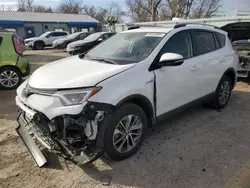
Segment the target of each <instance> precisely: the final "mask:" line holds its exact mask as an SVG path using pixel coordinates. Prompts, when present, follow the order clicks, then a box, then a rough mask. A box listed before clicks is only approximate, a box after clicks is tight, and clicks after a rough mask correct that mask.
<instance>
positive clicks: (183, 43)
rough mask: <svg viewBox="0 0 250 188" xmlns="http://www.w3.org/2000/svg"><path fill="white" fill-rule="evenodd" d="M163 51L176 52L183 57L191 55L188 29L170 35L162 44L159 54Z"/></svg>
mask: <svg viewBox="0 0 250 188" xmlns="http://www.w3.org/2000/svg"><path fill="white" fill-rule="evenodd" d="M164 53H177V54H180V55H182V56H183V57H184V58H185V59H187V58H190V57H192V56H193V50H192V41H191V36H190V33H189V32H188V31H181V32H179V33H176V34H175V35H174V36H172V37H171V38H170V39H169V40H168V41H167V43H166V44H165V46H163V48H162V50H161V52H160V56H161V55H162V54H164Z"/></svg>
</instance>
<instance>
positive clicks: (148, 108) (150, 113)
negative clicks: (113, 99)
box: [115, 94, 157, 128]
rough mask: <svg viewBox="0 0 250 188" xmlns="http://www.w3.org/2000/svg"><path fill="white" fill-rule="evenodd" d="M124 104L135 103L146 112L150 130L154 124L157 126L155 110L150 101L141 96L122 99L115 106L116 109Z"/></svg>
mask: <svg viewBox="0 0 250 188" xmlns="http://www.w3.org/2000/svg"><path fill="white" fill-rule="evenodd" d="M124 103H133V104H136V105H137V106H139V107H141V109H142V110H143V111H144V112H145V114H146V116H147V119H148V125H147V126H148V128H151V127H152V125H153V124H155V123H156V122H157V121H156V118H155V113H154V108H153V105H152V103H151V102H150V100H149V99H148V98H147V97H145V96H143V95H140V94H135V95H130V96H127V97H125V98H124V99H122V100H121V101H120V102H118V103H117V105H115V108H116V109H117V108H119V107H120V106H121V105H123V104H124Z"/></svg>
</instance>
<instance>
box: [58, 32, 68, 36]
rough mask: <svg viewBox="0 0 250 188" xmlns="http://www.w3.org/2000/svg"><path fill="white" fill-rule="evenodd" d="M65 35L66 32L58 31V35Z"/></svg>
mask: <svg viewBox="0 0 250 188" xmlns="http://www.w3.org/2000/svg"><path fill="white" fill-rule="evenodd" d="M66 35H67V33H65V32H59V33H58V36H66Z"/></svg>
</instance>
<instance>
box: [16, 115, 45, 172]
mask: <svg viewBox="0 0 250 188" xmlns="http://www.w3.org/2000/svg"><path fill="white" fill-rule="evenodd" d="M18 123H19V126H18V127H17V129H16V131H17V133H18V135H19V136H20V137H21V139H22V141H23V143H24V144H25V145H26V147H27V149H28V150H29V152H30V154H31V156H32V157H33V159H34V160H35V162H36V164H37V166H39V167H42V166H43V165H44V164H45V163H46V162H47V160H46V158H45V156H44V155H43V153H42V152H41V151H40V149H39V147H38V146H37V145H36V143H35V141H34V140H33V139H32V138H31V136H30V134H29V133H28V131H27V130H26V127H25V125H28V124H29V123H28V121H27V120H26V119H25V118H24V116H23V114H20V115H19V117H18Z"/></svg>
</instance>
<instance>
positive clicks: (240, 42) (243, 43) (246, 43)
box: [232, 39, 250, 47]
mask: <svg viewBox="0 0 250 188" xmlns="http://www.w3.org/2000/svg"><path fill="white" fill-rule="evenodd" d="M232 45H233V46H241V47H244V46H245V47H250V39H248V40H247V39H246V40H236V41H233V42H232Z"/></svg>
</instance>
